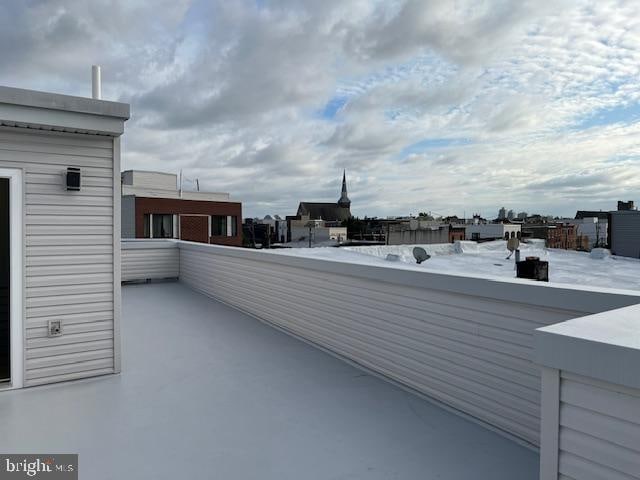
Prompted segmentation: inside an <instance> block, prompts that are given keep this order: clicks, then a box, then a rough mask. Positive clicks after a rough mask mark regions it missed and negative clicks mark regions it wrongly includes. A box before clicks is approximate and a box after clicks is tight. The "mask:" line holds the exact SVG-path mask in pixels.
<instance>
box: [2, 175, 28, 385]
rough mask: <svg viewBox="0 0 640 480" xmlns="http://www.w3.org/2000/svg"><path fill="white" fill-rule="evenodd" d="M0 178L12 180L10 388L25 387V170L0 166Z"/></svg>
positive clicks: (10, 183)
mask: <svg viewBox="0 0 640 480" xmlns="http://www.w3.org/2000/svg"><path fill="white" fill-rule="evenodd" d="M0 177H1V178H8V179H9V203H10V205H9V216H10V220H9V226H10V229H11V232H10V235H9V242H10V248H9V256H10V262H9V268H10V269H11V275H10V280H9V284H10V294H9V311H10V315H9V322H10V324H9V331H10V333H9V336H10V341H11V382H10V385H11V386H10V387H9V388H22V386H23V383H24V354H25V352H24V321H23V319H24V301H23V299H24V281H25V279H24V275H23V264H24V256H23V255H24V252H23V248H22V245H23V244H24V236H23V225H24V212H23V204H24V196H23V193H22V192H23V183H22V177H23V175H22V170H19V169H13V168H11V169H10V168H0Z"/></svg>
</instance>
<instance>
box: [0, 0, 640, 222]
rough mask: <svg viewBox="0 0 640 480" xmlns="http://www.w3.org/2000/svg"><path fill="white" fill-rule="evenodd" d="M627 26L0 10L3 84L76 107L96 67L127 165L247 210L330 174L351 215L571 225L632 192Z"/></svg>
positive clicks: (574, 19)
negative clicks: (115, 104)
mask: <svg viewBox="0 0 640 480" xmlns="http://www.w3.org/2000/svg"><path fill="white" fill-rule="evenodd" d="M543 3H544V4H545V6H544V7H542V6H541V4H543ZM105 12H108V14H107V13H105ZM638 19H640V4H638V2H634V1H622V0H621V1H616V0H606V1H595V0H594V1H587V0H580V1H569V0H566V1H560V2H534V1H531V2H530V1H515V0H513V1H507V0H486V1H484V2H476V1H471V0H457V1H453V2H452V1H449V0H429V1H426V0H394V1H382V0H380V1H373V0H372V1H366V0H343V1H339V0H327V1H323V2H316V1H311V0H308V1H305V2H301V1H294V0H277V1H276V0H274V1H269V0H265V1H263V2H259V3H258V2H255V1H253V0H240V1H234V2H225V1H222V0H218V1H205V0H193V1H190V0H183V1H175V0H171V1H169V0H166V1H164V0H163V1H161V2H143V1H126V2H125V1H124V0H119V1H118V0H101V1H97V2H81V1H80V0H69V1H65V0H51V1H47V2H27V3H24V4H23V3H20V2H5V3H4V4H3V5H2V6H0V41H1V42H2V44H3V45H12V46H13V48H8V49H4V50H3V52H2V53H1V54H0V67H2V68H0V83H2V84H7V85H12V86H17V87H23V88H36V89H43V90H52V91H59V92H62V93H71V94H78V95H87V94H88V93H89V91H90V85H89V77H90V75H89V71H90V70H89V67H90V65H91V64H92V63H100V64H102V65H103V69H104V71H103V77H104V92H105V95H106V96H107V97H109V98H113V99H120V100H123V101H128V102H131V103H132V113H133V117H132V119H131V120H130V121H129V122H128V124H127V132H126V134H125V141H124V152H123V153H124V155H123V161H124V166H125V167H127V168H133V167H135V168H149V169H155V170H170V171H177V170H179V169H180V168H183V169H185V172H188V175H189V176H190V177H198V178H200V180H201V185H202V187H203V188H208V189H211V190H227V191H230V192H231V193H232V194H233V195H234V196H235V197H236V198H239V199H241V200H243V201H244V202H245V212H246V213H249V214H260V215H263V214H265V213H279V214H281V215H286V214H290V213H293V212H295V209H296V206H297V202H298V201H300V200H334V199H337V196H338V194H339V181H340V175H341V170H342V168H347V170H348V175H349V178H350V196H351V198H352V201H353V210H354V212H355V213H357V214H359V215H365V214H368V215H387V214H406V213H409V212H414V213H415V212H417V211H424V210H432V211H434V212H439V213H457V214H462V213H463V211H466V213H467V214H469V213H470V212H472V211H473V210H480V211H481V212H483V213H485V214H486V215H493V214H494V210H496V209H497V207H499V206H501V205H502V204H505V205H507V206H511V207H512V208H514V209H518V210H528V211H534V210H540V211H547V212H553V213H562V214H570V213H571V211H572V210H575V209H577V208H610V207H612V206H613V205H614V202H615V200H617V199H618V198H634V196H635V195H636V194H637V192H638V191H639V187H640V182H638V181H636V180H635V178H640V177H639V176H638V173H640V172H638V169H639V168H640V167H638V165H639V164H640V162H638V160H639V159H640V141H638V140H637V138H638V133H640V132H638V130H639V129H640V127H639V124H638V123H634V122H635V121H636V120H635V117H633V115H632V114H633V112H634V111H635V110H634V108H636V109H637V112H638V114H640V108H637V104H638V102H639V101H640V86H639V85H638V84H637V78H638V76H639V74H640V21H639V20H638ZM336 98H338V99H341V100H340V101H339V102H338V104H337V105H338V106H339V107H340V108H337V107H335V108H334V109H337V111H336V112H335V115H333V112H332V111H331V109H328V110H327V112H328V113H326V114H324V115H323V113H322V112H323V111H324V109H325V105H327V103H328V102H330V101H331V100H332V99H336ZM342 103H344V105H342ZM620 109H627V110H625V111H626V112H627V113H626V115H627V116H628V118H624V115H623V118H622V119H620V118H619V117H617V116H616V115H615V114H614V113H615V112H616V111H618V110H620ZM609 110H611V111H613V112H614V113H609ZM620 111H622V110H620ZM623 113H624V112H623ZM621 115H622V114H621ZM600 117H604V118H600ZM593 119H598V121H593ZM618 120H623V121H622V122H621V123H615V122H616V121H618ZM461 139H463V140H464V141H460V140H461ZM429 140H431V141H432V142H429ZM409 146H413V147H412V148H410V149H409V148H408V147H409Z"/></svg>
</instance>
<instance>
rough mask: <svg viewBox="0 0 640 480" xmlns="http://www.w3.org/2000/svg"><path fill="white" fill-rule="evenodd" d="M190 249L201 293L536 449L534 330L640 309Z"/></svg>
mask: <svg viewBox="0 0 640 480" xmlns="http://www.w3.org/2000/svg"><path fill="white" fill-rule="evenodd" d="M178 247H179V253H180V273H179V276H180V280H181V281H182V282H184V283H185V284H187V285H189V286H191V287H192V288H193V289H195V290H197V291H200V292H202V293H204V294H207V295H209V296H212V297H214V298H217V299H220V300H222V301H224V302H226V303H228V304H229V305H232V306H234V307H236V308H239V309H241V310H243V311H245V312H248V313H250V314H252V315H254V316H255V317H257V318H259V319H261V320H263V321H266V322H269V323H271V324H273V325H275V326H277V327H279V328H281V329H283V330H285V331H288V332H290V333H292V334H294V335H296V336H298V337H301V338H303V339H305V340H307V341H309V342H312V343H314V344H316V345H319V346H321V347H323V348H324V349H326V350H329V351H331V352H333V353H335V354H337V355H339V356H342V357H344V358H346V359H348V360H350V361H353V362H355V363H357V364H359V365H361V366H363V367H366V368H367V369H370V370H372V371H374V372H377V373H378V374H380V375H383V376H385V377H387V378H389V379H391V380H393V381H395V382H397V383H399V384H402V385H403V386H405V387H408V388H410V389H412V390H414V391H416V392H419V393H421V394H423V395H425V396H428V397H429V398H432V399H435V400H437V401H440V402H442V403H443V404H446V405H448V406H449V407H452V408H454V409H456V410H459V411H461V412H464V413H466V414H468V415H469V416H471V417H474V418H475V419H478V420H480V421H482V422H484V423H485V424H488V425H490V426H492V427H494V428H495V429H497V430H500V431H502V432H506V433H507V434H510V435H512V436H514V437H517V438H518V439H521V440H523V441H525V442H527V443H529V444H531V445H535V446H537V445H539V443H540V435H539V432H540V393H541V389H540V384H541V378H540V367H539V366H538V365H536V364H535V363H534V361H533V360H534V355H533V353H534V352H533V334H534V331H535V330H536V329H537V328H540V327H543V326H546V325H552V324H556V323H559V322H563V321H565V320H568V319H572V318H576V317H581V316H584V315H588V314H592V313H596V312H601V311H607V310H611V309H615V308H620V307H624V306H628V305H633V304H635V303H638V302H640V296H638V295H636V294H634V293H633V292H625V291H615V290H607V291H605V290H599V289H587V288H573V287H570V286H557V285H550V284H544V283H532V282H530V281H525V280H514V281H500V280H488V279H486V278H472V277H464V276H454V275H444V274H437V273H430V272H420V271H409V270H402V269H394V268H388V267H377V266H368V265H356V264H349V263H344V262H334V261H328V260H323V259H311V258H300V257H292V256H286V255H279V254H277V253H273V252H269V251H255V250H248V249H238V248H232V247H222V246H216V245H205V244H196V243H190V242H178Z"/></svg>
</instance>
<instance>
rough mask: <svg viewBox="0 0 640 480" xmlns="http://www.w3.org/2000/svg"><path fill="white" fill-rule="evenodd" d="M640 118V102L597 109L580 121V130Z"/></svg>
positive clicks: (630, 121) (628, 121)
mask: <svg viewBox="0 0 640 480" xmlns="http://www.w3.org/2000/svg"><path fill="white" fill-rule="evenodd" d="M639 120H640V103H633V104H631V105H624V106H619V107H613V108H602V109H600V110H596V111H595V112H594V113H593V114H591V115H590V116H588V117H586V118H583V119H582V120H581V121H579V122H578V124H577V125H576V128H577V129H578V130H586V129H588V128H591V127H599V126H603V125H612V124H614V123H627V124H629V123H635V122H637V121H639Z"/></svg>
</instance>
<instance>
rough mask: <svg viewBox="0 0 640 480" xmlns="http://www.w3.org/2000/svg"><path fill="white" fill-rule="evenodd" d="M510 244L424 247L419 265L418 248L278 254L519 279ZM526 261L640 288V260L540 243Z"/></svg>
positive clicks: (571, 275) (571, 279)
mask: <svg viewBox="0 0 640 480" xmlns="http://www.w3.org/2000/svg"><path fill="white" fill-rule="evenodd" d="M506 244H507V242H506V241H502V240H498V241H494V242H487V243H480V244H476V243H475V242H460V243H457V244H456V245H454V244H437V245H419V246H421V247H422V248H424V249H425V250H426V251H427V253H428V254H429V255H431V258H430V259H429V260H427V261H426V262H424V263H422V264H421V265H417V264H416V262H415V260H414V258H413V254H412V250H413V248H414V247H415V246H416V245H390V246H386V245H385V246H370V247H343V248H291V249H282V250H274V252H277V253H279V254H282V255H295V256H303V257H310V258H324V259H328V260H334V261H342V262H347V263H357V264H365V265H377V266H387V267H389V268H403V269H411V270H416V269H418V270H424V271H429V272H439V273H451V274H458V275H468V276H473V277H485V278H500V279H509V278H515V276H516V273H515V263H514V259H515V255H514V256H512V257H511V259H510V260H506V257H507V255H508V254H509V252H508V250H507V247H506ZM520 251H521V257H522V259H524V257H526V256H536V257H540V259H541V260H547V261H548V262H549V281H550V282H552V283H564V284H570V285H589V286H594V287H607V288H617V289H632V290H640V260H638V259H634V258H626V257H617V256H610V255H604V258H596V257H597V255H593V254H589V253H585V252H576V251H570V250H557V249H547V248H544V246H543V245H541V244H540V242H539V241H538V242H532V243H531V244H521V246H520ZM388 254H393V255H398V257H399V259H398V261H389V260H386V259H385V258H386V257H387V255H388Z"/></svg>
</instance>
